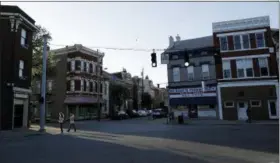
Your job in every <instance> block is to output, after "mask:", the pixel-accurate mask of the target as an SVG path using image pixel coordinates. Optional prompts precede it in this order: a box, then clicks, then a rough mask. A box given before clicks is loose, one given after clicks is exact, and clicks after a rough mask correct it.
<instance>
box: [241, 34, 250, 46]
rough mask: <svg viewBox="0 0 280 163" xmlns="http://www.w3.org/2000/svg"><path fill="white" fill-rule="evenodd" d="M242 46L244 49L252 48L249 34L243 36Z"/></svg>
mask: <svg viewBox="0 0 280 163" xmlns="http://www.w3.org/2000/svg"><path fill="white" fill-rule="evenodd" d="M242 46H243V49H249V48H250V36H249V35H248V34H245V35H242Z"/></svg>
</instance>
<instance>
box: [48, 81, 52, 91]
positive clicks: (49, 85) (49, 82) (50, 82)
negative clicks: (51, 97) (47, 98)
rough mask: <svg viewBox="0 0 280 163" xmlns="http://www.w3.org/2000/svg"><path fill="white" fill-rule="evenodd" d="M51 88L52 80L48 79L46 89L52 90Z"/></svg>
mask: <svg viewBox="0 0 280 163" xmlns="http://www.w3.org/2000/svg"><path fill="white" fill-rule="evenodd" d="M52 88H53V81H52V80H49V81H48V91H52Z"/></svg>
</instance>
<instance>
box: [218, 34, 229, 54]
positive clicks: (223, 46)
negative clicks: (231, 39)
mask: <svg viewBox="0 0 280 163" xmlns="http://www.w3.org/2000/svg"><path fill="white" fill-rule="evenodd" d="M220 47H221V51H226V50H228V41H227V37H220Z"/></svg>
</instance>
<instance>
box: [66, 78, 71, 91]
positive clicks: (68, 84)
mask: <svg viewBox="0 0 280 163" xmlns="http://www.w3.org/2000/svg"><path fill="white" fill-rule="evenodd" d="M66 90H67V91H71V81H70V80H68V81H67V83H66Z"/></svg>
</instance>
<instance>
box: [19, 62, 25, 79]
mask: <svg viewBox="0 0 280 163" xmlns="http://www.w3.org/2000/svg"><path fill="white" fill-rule="evenodd" d="M23 70H24V61H23V60H20V61H19V69H18V76H19V78H22V77H23Z"/></svg>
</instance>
